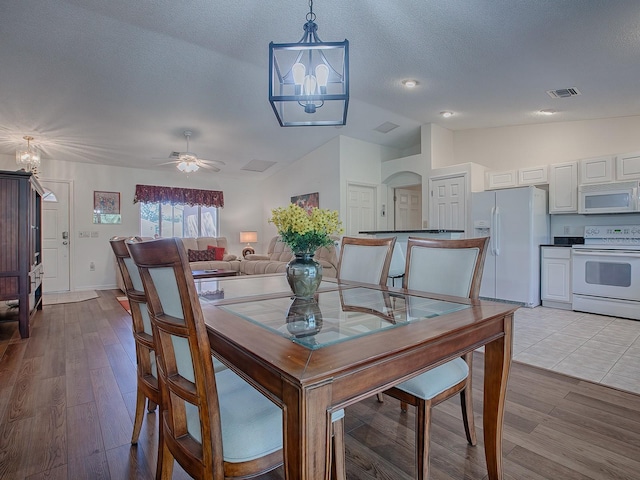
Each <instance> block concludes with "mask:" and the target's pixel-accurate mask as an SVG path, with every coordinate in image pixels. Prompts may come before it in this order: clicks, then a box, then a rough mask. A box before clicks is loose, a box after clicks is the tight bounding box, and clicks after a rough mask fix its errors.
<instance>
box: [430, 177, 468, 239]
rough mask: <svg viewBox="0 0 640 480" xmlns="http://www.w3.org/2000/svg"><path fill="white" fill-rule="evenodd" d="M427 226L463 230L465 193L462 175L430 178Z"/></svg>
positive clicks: (464, 227) (464, 222)
mask: <svg viewBox="0 0 640 480" xmlns="http://www.w3.org/2000/svg"><path fill="white" fill-rule="evenodd" d="M430 182H431V201H430V202H429V204H430V208H429V228H434V229H448V230H465V229H466V226H467V194H466V179H465V177H464V176H460V177H449V178H441V179H432V180H431V181H430Z"/></svg>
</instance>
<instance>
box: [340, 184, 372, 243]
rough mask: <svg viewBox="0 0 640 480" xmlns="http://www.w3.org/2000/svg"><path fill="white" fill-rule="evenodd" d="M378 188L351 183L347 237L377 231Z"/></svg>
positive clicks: (348, 189)
mask: <svg viewBox="0 0 640 480" xmlns="http://www.w3.org/2000/svg"><path fill="white" fill-rule="evenodd" d="M376 212H377V192H376V187H374V186H368V185H357V184H353V183H350V184H349V185H348V187H347V229H346V232H345V233H346V234H347V235H357V234H358V233H360V232H362V231H370V230H375V229H376Z"/></svg>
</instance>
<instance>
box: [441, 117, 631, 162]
mask: <svg viewBox="0 0 640 480" xmlns="http://www.w3.org/2000/svg"><path fill="white" fill-rule="evenodd" d="M639 132H640V116H633V117H618V118H605V119H597V120H583V121H576V122H552V123H544V124H536V125H517V126H510V127H498V128H482V129H473V130H462V131H455V132H453V146H454V158H453V159H448V161H449V162H453V163H465V162H475V163H479V164H482V165H485V166H486V167H488V168H489V169H490V170H509V169H513V168H521V167H535V166H538V165H550V164H553V163H561V162H570V161H574V160H579V159H581V158H591V157H598V156H602V155H612V154H617V153H628V152H635V151H638V150H640V134H639ZM453 163H452V164H453ZM440 166H444V165H440Z"/></svg>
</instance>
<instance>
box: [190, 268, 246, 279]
mask: <svg viewBox="0 0 640 480" xmlns="http://www.w3.org/2000/svg"><path fill="white" fill-rule="evenodd" d="M191 273H192V274H193V278H195V279H198V278H219V277H235V276H236V275H238V272H236V271H235V270H224V269H222V268H215V269H213V270H193V271H192V272H191Z"/></svg>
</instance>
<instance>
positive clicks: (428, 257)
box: [402, 237, 489, 298]
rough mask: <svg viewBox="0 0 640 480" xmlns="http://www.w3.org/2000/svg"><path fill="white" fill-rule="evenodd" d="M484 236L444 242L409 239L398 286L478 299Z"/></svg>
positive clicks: (485, 251)
mask: <svg viewBox="0 0 640 480" xmlns="http://www.w3.org/2000/svg"><path fill="white" fill-rule="evenodd" d="M488 243H489V238H488V237H481V238H465V239H461V240H444V239H434V238H416V237H409V240H408V241H407V263H406V267H405V274H404V279H403V281H402V286H403V287H404V288H409V289H411V290H420V291H423V292H430V293H439V294H443V295H454V296H458V297H469V298H478V295H479V293H480V282H481V280H482V272H483V269H484V261H485V258H486V255H487V245H488Z"/></svg>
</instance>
